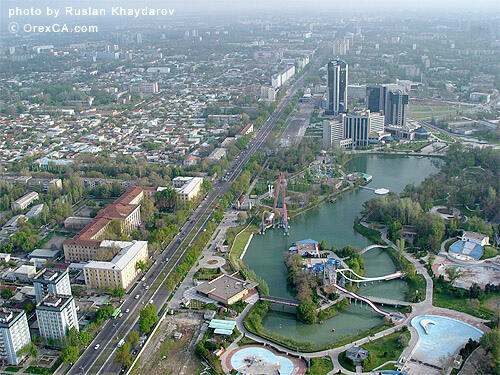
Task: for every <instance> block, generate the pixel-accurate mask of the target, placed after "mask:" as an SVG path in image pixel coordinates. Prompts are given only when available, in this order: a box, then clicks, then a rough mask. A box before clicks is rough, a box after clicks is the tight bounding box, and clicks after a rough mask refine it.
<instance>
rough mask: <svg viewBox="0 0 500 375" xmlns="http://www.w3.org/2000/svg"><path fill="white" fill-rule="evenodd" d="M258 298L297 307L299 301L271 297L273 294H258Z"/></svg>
mask: <svg viewBox="0 0 500 375" xmlns="http://www.w3.org/2000/svg"><path fill="white" fill-rule="evenodd" d="M260 300H261V301H267V302H272V303H276V304H278V305H284V306H293V307H297V306H298V305H299V303H300V302H299V301H297V300H295V299H288V298H281V297H273V296H260Z"/></svg>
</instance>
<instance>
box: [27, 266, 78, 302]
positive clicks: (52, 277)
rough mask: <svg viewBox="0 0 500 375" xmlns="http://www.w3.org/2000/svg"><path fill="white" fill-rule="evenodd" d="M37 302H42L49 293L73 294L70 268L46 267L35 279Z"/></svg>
mask: <svg viewBox="0 0 500 375" xmlns="http://www.w3.org/2000/svg"><path fill="white" fill-rule="evenodd" d="M33 286H34V288H35V299H36V302H37V303H39V302H41V301H42V300H43V299H44V297H45V296H46V295H48V294H59V295H63V296H71V284H70V282H69V274H68V270H59V269H55V268H44V269H43V270H41V271H40V272H38V273H37V274H36V276H35V278H34V279H33Z"/></svg>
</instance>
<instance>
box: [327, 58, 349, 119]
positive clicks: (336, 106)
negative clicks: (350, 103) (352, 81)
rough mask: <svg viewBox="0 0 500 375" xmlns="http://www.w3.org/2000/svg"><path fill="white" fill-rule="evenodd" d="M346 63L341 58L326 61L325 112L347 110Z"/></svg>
mask: <svg viewBox="0 0 500 375" xmlns="http://www.w3.org/2000/svg"><path fill="white" fill-rule="evenodd" d="M347 85H348V65H347V64H346V63H345V62H344V61H342V60H332V61H330V62H329V63H328V107H327V110H326V112H327V114H329V115H338V114H339V113H346V112H347Z"/></svg>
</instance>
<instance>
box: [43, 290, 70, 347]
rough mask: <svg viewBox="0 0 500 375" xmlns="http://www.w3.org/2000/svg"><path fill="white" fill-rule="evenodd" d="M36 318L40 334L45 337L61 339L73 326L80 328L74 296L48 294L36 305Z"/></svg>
mask: <svg viewBox="0 0 500 375" xmlns="http://www.w3.org/2000/svg"><path fill="white" fill-rule="evenodd" d="M36 318H37V321H38V327H39V329H40V336H42V337H43V338H45V339H52V340H60V339H62V338H64V337H66V334H67V332H68V331H69V330H70V329H71V328H75V329H76V330H77V331H78V330H79V327H78V318H77V315H76V307H75V300H74V299H73V297H72V296H61V295H57V294H48V295H46V296H45V297H44V298H43V300H41V301H40V302H39V303H38V304H37V306H36Z"/></svg>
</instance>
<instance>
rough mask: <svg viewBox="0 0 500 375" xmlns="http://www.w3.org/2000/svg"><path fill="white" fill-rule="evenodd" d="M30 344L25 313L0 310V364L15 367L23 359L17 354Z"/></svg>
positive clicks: (14, 310)
mask: <svg viewBox="0 0 500 375" xmlns="http://www.w3.org/2000/svg"><path fill="white" fill-rule="evenodd" d="M29 343H31V337H30V328H29V326H28V320H27V319H26V313H25V312H24V311H23V310H17V309H5V308H2V309H0V362H1V363H2V364H7V365H13V366H17V365H18V364H19V363H20V362H21V360H22V359H23V357H22V356H20V355H19V354H18V353H19V351H20V350H21V349H22V348H24V347H25V346H26V345H28V344H29Z"/></svg>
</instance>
